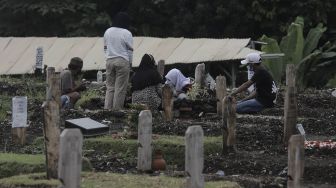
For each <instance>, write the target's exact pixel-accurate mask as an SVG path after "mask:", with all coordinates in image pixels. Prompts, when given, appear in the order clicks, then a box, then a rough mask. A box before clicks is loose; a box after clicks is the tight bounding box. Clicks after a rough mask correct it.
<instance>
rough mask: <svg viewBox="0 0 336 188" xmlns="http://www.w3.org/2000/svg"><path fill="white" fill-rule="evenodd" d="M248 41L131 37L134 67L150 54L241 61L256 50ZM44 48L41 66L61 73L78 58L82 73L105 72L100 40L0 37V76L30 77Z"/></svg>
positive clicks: (168, 61)
mask: <svg viewBox="0 0 336 188" xmlns="http://www.w3.org/2000/svg"><path fill="white" fill-rule="evenodd" d="M249 41H250V39H209V38H199V39H190V38H155V37H134V43H133V48H134V54H133V63H132V66H133V67H137V66H139V63H140V61H141V58H142V56H143V55H144V54H145V53H150V54H152V55H153V56H154V58H155V59H156V61H159V60H165V64H167V65H169V64H175V63H198V62H211V61H225V60H233V59H243V58H245V56H246V55H247V54H248V53H250V52H254V51H255V50H252V49H249V48H247V47H246V46H247V44H248V42H249ZM40 46H41V47H43V50H44V58H43V59H44V61H43V63H44V64H46V65H48V66H52V67H55V68H56V71H60V70H61V69H63V68H66V67H67V64H68V63H69V61H70V59H71V58H72V57H81V58H82V59H83V61H84V65H83V70H99V69H105V67H106V65H105V56H104V50H103V38H102V37H73V38H57V37H50V38H45V37H27V38H20V37H0V59H1V63H0V74H24V73H32V72H33V70H34V67H35V63H36V60H35V57H36V48H37V47H40Z"/></svg>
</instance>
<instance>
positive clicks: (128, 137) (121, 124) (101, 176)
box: [0, 76, 336, 187]
mask: <svg viewBox="0 0 336 188" xmlns="http://www.w3.org/2000/svg"><path fill="white" fill-rule="evenodd" d="M87 86H88V87H89V89H88V90H87V91H85V92H84V93H83V94H82V98H81V100H80V101H79V102H78V104H77V105H76V110H68V111H64V112H62V113H61V116H62V119H63V120H67V119H75V118H82V117H89V118H91V119H93V120H95V121H97V122H100V123H103V124H106V125H108V126H109V127H110V131H109V132H107V133H106V134H104V135H99V136H97V135H95V136H92V135H91V136H85V137H84V140H83V157H84V159H85V160H83V161H84V162H83V173H82V176H81V177H82V180H81V181H82V184H81V186H82V187H94V185H95V186H100V187H180V186H181V185H183V182H184V177H185V176H186V174H185V173H184V164H185V162H184V161H185V156H184V153H185V141H184V136H185V133H186V130H187V128H188V127H189V126H192V125H200V126H201V127H202V129H203V131H204V170H203V173H204V177H205V180H206V182H207V184H206V187H239V186H240V187H286V182H287V161H288V153H287V148H286V147H285V146H284V144H283V141H282V139H283V132H284V117H283V116H284V90H283V89H282V90H280V93H279V96H278V100H277V105H276V107H275V108H272V109H266V110H264V111H262V112H261V113H257V114H250V115H237V124H236V134H237V141H236V145H237V152H235V153H234V152H232V153H225V154H223V153H222V148H223V147H222V126H223V125H222V117H219V116H217V114H216V111H215V109H216V108H215V107H213V106H211V102H209V101H210V100H209V98H207V99H202V100H201V101H198V103H197V105H195V106H192V107H193V108H192V111H185V112H181V113H180V114H179V117H175V118H174V119H173V120H172V121H171V122H165V121H164V118H163V114H162V113H159V112H153V113H152V115H153V151H155V150H161V151H162V152H163V156H164V159H165V160H166V163H167V169H166V170H165V171H163V172H160V173H159V172H147V173H144V174H143V173H139V172H138V171H137V169H136V166H137V159H136V158H137V148H138V143H137V125H138V115H139V113H140V111H141V110H142V109H141V106H137V105H128V107H127V108H126V110H124V111H122V112H120V111H119V112H113V111H106V110H102V109H103V101H104V91H105V89H104V85H99V84H94V83H88V84H87ZM45 88H46V84H45V81H44V80H43V79H36V78H32V77H31V76H28V77H25V78H22V77H19V78H13V77H9V78H7V77H6V78H1V81H0V93H1V99H0V100H1V109H0V118H1V122H0V128H1V131H0V138H1V140H0V152H1V153H0V178H2V179H0V187H15V186H17V187H20V186H21V187H24V185H26V187H48V186H49V187H56V186H57V184H59V182H58V181H56V180H55V181H46V180H43V179H44V178H43V177H45V155H44V154H43V153H44V151H45V149H44V138H43V113H42V109H41V105H42V103H43V101H44V100H45V91H46V89H45ZM331 92H332V90H315V89H307V90H305V91H301V92H299V93H298V95H297V104H298V123H300V124H302V125H303V127H304V129H305V132H306V140H307V142H305V143H306V144H305V154H304V174H303V185H304V186H305V187H336V170H335V166H336V147H335V145H333V144H334V143H335V141H336V128H335V122H336V117H335V116H336V108H335V106H336V97H333V96H332V95H331ZM14 96H28V120H29V127H27V130H26V144H24V145H20V144H15V143H13V142H12V137H11V110H10V105H11V98H12V97H14ZM195 103H196V102H195ZM61 127H64V121H61ZM314 141H316V142H314ZM325 141H328V142H325ZM153 153H154V152H153Z"/></svg>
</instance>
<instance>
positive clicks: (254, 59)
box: [240, 53, 261, 65]
mask: <svg viewBox="0 0 336 188" xmlns="http://www.w3.org/2000/svg"><path fill="white" fill-rule="evenodd" d="M240 63H241V64H243V65H246V64H248V63H261V57H260V54H258V53H249V54H247V56H246V58H245V59H244V60H243V61H241V62H240Z"/></svg>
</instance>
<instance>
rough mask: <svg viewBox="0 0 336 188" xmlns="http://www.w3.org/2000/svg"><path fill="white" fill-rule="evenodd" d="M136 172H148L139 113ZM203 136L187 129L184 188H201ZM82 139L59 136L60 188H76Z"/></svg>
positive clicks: (297, 169)
mask: <svg viewBox="0 0 336 188" xmlns="http://www.w3.org/2000/svg"><path fill="white" fill-rule="evenodd" d="M138 122H139V123H138V143H139V145H138V161H137V169H138V170H139V171H148V170H151V169H152V166H151V165H152V114H151V112H150V111H149V110H143V111H141V112H140V114H139V121H138ZM203 139H204V134H203V129H202V128H201V126H190V127H188V129H187V131H186V134H185V172H186V175H187V177H186V187H187V188H203V187H204V176H203V174H202V172H203V164H204V144H203ZM303 142H304V139H303V136H301V135H293V136H292V137H291V138H290V141H289V149H288V182H287V186H288V187H300V186H301V181H302V175H303V167H304V166H303V163H304V148H303V144H304V143H303ZM82 146H83V136H82V133H81V132H80V130H79V129H65V130H64V131H63V132H62V134H61V136H60V154H59V162H58V178H59V179H60V180H61V182H62V184H63V187H65V188H68V187H69V188H70V187H80V172H81V165H82V163H81V161H82Z"/></svg>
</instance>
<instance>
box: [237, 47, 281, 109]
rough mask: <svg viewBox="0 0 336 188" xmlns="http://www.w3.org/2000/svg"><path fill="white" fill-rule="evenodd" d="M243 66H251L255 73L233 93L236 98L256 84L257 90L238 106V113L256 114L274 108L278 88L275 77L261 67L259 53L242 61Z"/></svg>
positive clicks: (249, 55) (250, 55)
mask: <svg viewBox="0 0 336 188" xmlns="http://www.w3.org/2000/svg"><path fill="white" fill-rule="evenodd" d="M241 64H243V65H246V64H247V66H250V69H252V70H253V71H254V75H253V76H252V78H251V79H250V80H248V81H246V82H245V83H243V84H242V85H241V86H239V88H238V89H237V90H235V91H233V92H232V93H231V96H235V95H236V94H237V93H240V92H242V91H244V90H246V89H247V88H248V87H250V86H251V85H252V84H255V87H256V89H255V90H254V91H253V92H252V93H251V94H250V95H249V96H247V97H246V98H244V99H243V100H242V101H239V102H238V104H237V113H254V112H259V111H261V110H263V109H264V108H270V107H273V106H274V100H275V98H276V93H277V87H276V85H275V82H274V80H273V77H272V76H271V74H270V73H269V72H267V70H266V69H265V68H264V67H263V66H262V65H261V57H260V54H258V53H250V54H248V55H247V56H246V59H245V60H243V61H241Z"/></svg>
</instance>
